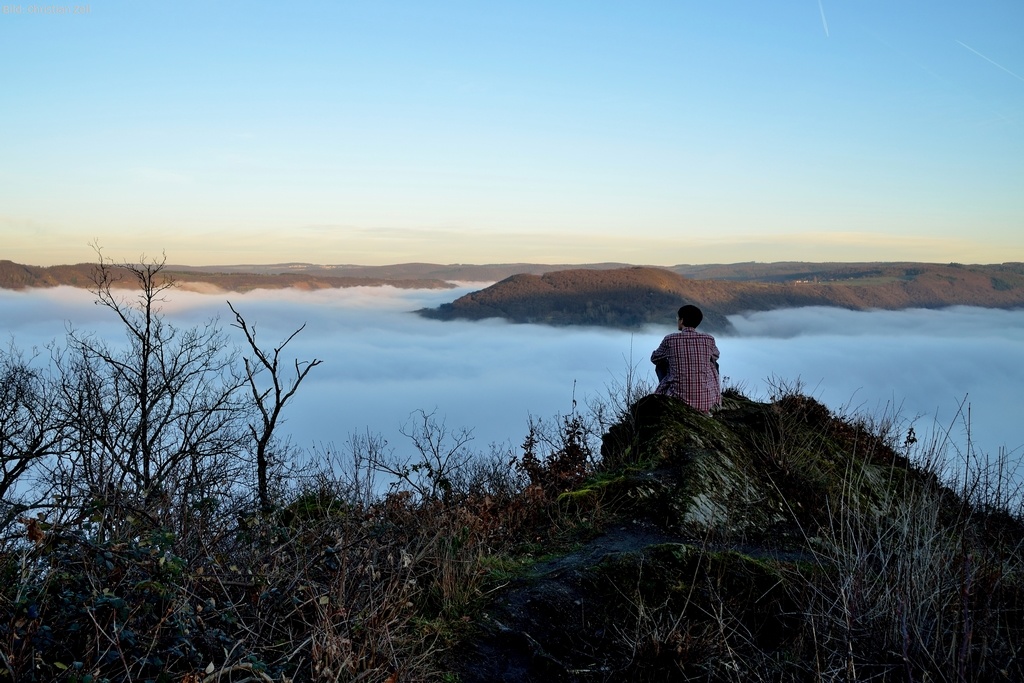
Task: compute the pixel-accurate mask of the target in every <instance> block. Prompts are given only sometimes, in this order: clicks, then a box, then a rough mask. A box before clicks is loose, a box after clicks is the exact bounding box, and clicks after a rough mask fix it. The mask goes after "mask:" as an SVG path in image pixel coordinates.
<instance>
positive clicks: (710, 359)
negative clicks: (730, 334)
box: [651, 304, 722, 414]
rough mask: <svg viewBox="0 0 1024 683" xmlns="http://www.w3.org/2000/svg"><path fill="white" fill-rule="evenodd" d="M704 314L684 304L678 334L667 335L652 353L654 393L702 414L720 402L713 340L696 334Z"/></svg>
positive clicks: (716, 360) (720, 390)
mask: <svg viewBox="0 0 1024 683" xmlns="http://www.w3.org/2000/svg"><path fill="white" fill-rule="evenodd" d="M703 319H704V314H703V313H702V312H701V310H700V309H699V308H697V307H696V306H692V305H689V304H687V305H686V306H683V307H682V308H680V309H679V321H678V327H679V331H678V332H673V333H672V334H669V335H667V336H666V337H665V338H664V339H663V340H662V341H661V345H660V346H658V348H656V349H655V350H654V353H652V354H651V362H652V363H654V368H655V371H656V372H657V374H658V387H657V388H656V389H655V390H654V393H655V394H664V395H667V396H671V397H673V398H677V399H680V400H682V401H685V402H686V403H687V404H689V405H690V406H691V407H693V408H695V409H697V410H699V411H701V412H702V413H704V414H710V412H711V409H712V408H714V407H715V406H718V405H721V403H722V384H721V380H720V379H719V376H718V357H719V355H720V354H719V352H718V346H717V345H716V344H715V338H714V337H713V336H711V335H710V334H707V333H705V332H698V331H697V329H696V328H697V326H698V325H700V322H701V320H703Z"/></svg>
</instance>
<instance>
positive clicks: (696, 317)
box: [679, 304, 704, 327]
mask: <svg viewBox="0 0 1024 683" xmlns="http://www.w3.org/2000/svg"><path fill="white" fill-rule="evenodd" d="M703 319H704V314H703V313H701V310H700V309H699V308H697V307H696V306H693V305H692V304H686V305H685V306H683V307H682V308H680V309H679V323H680V325H681V326H682V327H697V325H700V321H701V320H703Z"/></svg>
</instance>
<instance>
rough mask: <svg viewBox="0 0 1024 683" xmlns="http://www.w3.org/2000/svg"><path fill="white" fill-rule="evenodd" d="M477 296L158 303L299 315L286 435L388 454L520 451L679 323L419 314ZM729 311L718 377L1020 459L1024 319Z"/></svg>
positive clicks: (39, 305)
mask: <svg viewBox="0 0 1024 683" xmlns="http://www.w3.org/2000/svg"><path fill="white" fill-rule="evenodd" d="M478 288H479V285H475V286H474V285H467V286H464V287H460V288H459V289H457V290H444V291H436V290H403V289H395V288H390V287H375V288H353V289H329V290H319V291H313V292H305V291H302V292H299V291H293V290H272V291H269V290H263V291H257V292H250V293H246V294H237V293H230V294H229V293H224V294H220V295H213V294H196V293H191V292H185V291H175V292H172V298H171V300H170V301H168V302H167V303H166V305H165V313H166V314H167V316H168V318H169V319H170V321H171V322H172V323H174V324H176V325H180V326H190V325H194V324H205V323H206V322H208V321H209V320H211V319H214V318H219V324H220V325H221V326H222V327H224V328H225V329H227V330H228V331H229V332H230V333H232V334H234V335H235V337H236V339H237V341H238V343H239V345H241V344H242V343H243V341H244V340H243V339H242V337H241V333H240V332H238V331H237V330H233V329H231V328H230V326H229V325H230V323H231V321H232V320H233V318H232V316H231V313H230V311H229V310H228V307H227V304H226V301H227V300H230V301H231V302H232V304H234V306H235V308H236V309H237V310H239V311H240V312H241V313H242V314H243V315H244V316H245V318H246V320H247V321H248V322H249V323H250V324H251V325H254V326H255V328H256V331H257V341H258V342H259V343H260V344H261V346H263V347H264V348H272V347H273V346H275V345H277V344H279V343H280V342H281V341H282V340H283V339H284V338H286V337H287V336H288V335H289V334H291V333H292V332H293V331H295V330H296V329H298V328H299V327H300V326H302V325H305V328H304V329H303V331H302V332H301V333H300V334H299V335H297V336H296V337H295V338H294V339H293V340H292V342H291V343H290V344H289V345H288V347H287V348H286V349H285V351H284V353H283V354H282V355H283V357H284V358H285V359H286V360H287V361H288V362H289V363H290V362H291V359H295V358H297V359H299V360H311V359H313V358H318V359H321V360H322V361H323V363H322V365H320V366H318V367H317V368H315V369H314V370H313V372H312V373H311V374H310V375H309V377H308V379H307V381H306V383H305V384H303V385H302V387H301V389H300V391H299V393H298V394H297V395H296V397H295V399H294V401H293V403H291V404H290V405H289V407H288V409H287V412H286V415H285V417H286V422H285V424H284V425H283V427H282V431H283V432H284V433H286V434H290V435H291V439H292V442H293V444H295V445H296V446H299V447H301V448H303V449H309V450H312V449H314V448H320V447H328V446H330V445H331V444H334V445H335V446H341V445H343V444H344V443H345V442H347V441H348V438H349V436H350V435H351V434H352V433H365V432H367V431H369V432H371V433H375V434H380V435H381V436H383V437H384V438H385V439H387V440H388V443H389V447H391V448H395V449H397V450H399V451H402V450H411V444H410V443H409V442H408V440H407V439H406V438H405V437H403V436H402V435H401V433H400V430H401V429H402V426H403V425H404V424H407V423H409V422H410V420H411V419H413V418H414V417H415V416H416V413H417V411H420V410H423V411H426V412H428V413H434V414H435V417H436V418H437V419H438V420H443V421H444V422H445V423H446V425H447V426H448V427H449V428H450V429H459V428H468V429H472V430H473V436H474V441H473V442H472V444H471V445H472V446H474V447H475V448H476V449H477V450H479V451H481V452H487V451H488V450H490V446H491V444H497V445H498V446H499V447H501V448H507V449H516V448H517V447H518V445H519V444H520V443H521V442H522V440H523V438H524V436H525V434H526V429H527V424H528V421H529V419H530V417H531V416H534V417H539V418H543V419H550V418H552V417H553V416H554V415H555V414H565V413H568V412H569V411H571V410H572V408H573V401H574V400H575V401H576V402H577V405H578V406H580V407H581V408H584V407H585V406H586V404H587V401H588V399H590V398H593V397H602V396H605V395H607V393H608V388H609V387H612V386H614V385H617V384H621V383H622V382H623V381H624V377H625V375H626V372H627V370H628V369H629V368H630V367H631V366H633V367H635V368H636V374H637V376H638V377H639V378H640V379H641V380H644V381H648V382H649V381H650V380H651V379H653V372H652V367H651V365H650V363H649V361H648V359H649V357H650V353H651V351H652V350H653V349H654V348H655V347H656V346H657V344H658V342H659V341H660V339H661V337H662V336H663V335H664V334H666V333H668V332H670V331H672V330H673V329H674V325H673V315H674V311H666V324H665V326H664V327H663V328H656V327H652V328H647V329H645V330H643V331H642V332H632V333H631V332H625V331H621V330H605V329H595V328H578V327H570V328H552V327H545V326H540V325H515V324H509V323H505V322H502V321H499V320H487V321H482V322H461V321H456V322H441V321H435V320H427V319H424V318H422V317H420V316H418V315H416V314H414V313H413V312H412V311H414V310H416V309H418V308H422V307H427V306H436V305H438V304H440V303H444V302H447V301H451V300H452V299H454V298H455V297H457V296H459V295H461V294H462V293H464V292H465V291H469V290H472V289H478ZM0 320H2V321H3V326H4V331H6V332H7V333H8V334H9V335H10V338H11V339H12V340H13V343H14V344H15V345H16V346H17V347H19V348H21V349H24V350H29V349H31V348H32V347H40V348H41V347H43V346H44V345H45V344H46V343H47V342H49V341H51V340H56V341H57V342H58V343H60V342H61V341H62V340H63V337H64V334H65V328H66V326H68V325H70V326H73V327H75V328H78V329H81V330H84V331H94V332H95V333H96V334H97V335H100V336H102V337H103V338H104V339H107V340H109V341H111V342H115V341H118V340H120V339H123V330H121V329H119V327H118V325H117V324H116V321H115V320H114V319H113V316H112V315H111V314H110V312H109V311H107V310H106V309H104V308H103V307H100V306H95V305H93V303H92V298H91V295H90V294H89V293H88V292H85V291H81V290H74V289H70V288H56V289H49V290H34V291H29V292H10V291H2V292H0ZM731 320H732V322H733V324H734V326H735V328H736V332H735V334H732V335H728V336H726V335H719V336H718V345H719V348H720V349H721V351H722V359H721V364H722V374H723V376H725V377H727V378H728V380H727V385H731V386H735V387H738V388H740V389H741V390H742V391H743V392H744V393H745V394H747V395H749V396H751V397H752V398H764V397H765V396H767V395H768V394H769V393H770V391H771V387H772V386H773V385H777V384H779V383H786V384H790V385H793V384H795V383H799V384H801V385H802V386H803V388H804V391H805V393H808V394H809V395H811V396H814V397H815V398H817V399H818V400H820V401H822V402H823V403H825V404H826V405H828V406H829V407H830V408H832V409H833V410H837V411H841V412H859V413H863V414H866V415H871V416H881V415H883V414H892V413H893V412H894V411H895V412H896V413H897V414H898V415H899V416H901V419H902V421H903V423H904V424H905V425H906V426H909V425H911V424H913V425H914V426H915V430H916V431H917V433H918V435H919V436H921V435H929V434H932V435H939V436H941V437H945V436H946V432H948V438H949V440H950V444H951V446H952V447H954V448H959V449H963V448H964V447H965V444H966V441H967V436H968V429H969V430H970V437H971V440H972V442H973V445H974V448H976V449H977V451H978V452H979V453H988V454H990V455H995V454H996V453H997V452H998V451H999V449H1000V448H1004V447H1005V449H1006V450H1007V451H1009V452H1010V454H1011V457H1012V458H1013V459H1019V458H1020V455H1021V451H1022V444H1024V425H1022V423H1020V421H1019V416H1020V412H1021V405H1022V399H1021V395H1020V392H1021V388H1022V387H1024V311H1003V310H988V309H978V308H964V307H956V308H949V309H944V310H910V311H898V312H896V311H870V312H856V311H846V310H840V309H826V308H803V309H788V310H779V311H770V312H760V313H752V314H749V315H742V316H734V317H733V318H732V319H731ZM43 358H45V354H41V355H40V359H43ZM39 362H42V361H41V360H40V361H39Z"/></svg>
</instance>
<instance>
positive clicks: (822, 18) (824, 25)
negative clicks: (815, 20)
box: [818, 0, 828, 38]
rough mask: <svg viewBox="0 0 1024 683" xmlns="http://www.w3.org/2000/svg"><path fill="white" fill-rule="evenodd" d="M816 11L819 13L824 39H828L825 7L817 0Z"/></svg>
mask: <svg viewBox="0 0 1024 683" xmlns="http://www.w3.org/2000/svg"><path fill="white" fill-rule="evenodd" d="M818 9H819V10H820V11H821V25H822V26H823V27H824V28H825V37H826V38H828V20H826V19H825V6H824V5H822V4H821V0H818Z"/></svg>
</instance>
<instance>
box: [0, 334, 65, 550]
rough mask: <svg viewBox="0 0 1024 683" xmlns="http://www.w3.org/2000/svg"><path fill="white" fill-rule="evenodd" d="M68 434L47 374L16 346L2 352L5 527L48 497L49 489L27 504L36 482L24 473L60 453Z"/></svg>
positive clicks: (0, 493) (0, 487)
mask: <svg viewBox="0 0 1024 683" xmlns="http://www.w3.org/2000/svg"><path fill="white" fill-rule="evenodd" d="M63 436H64V429H63V423H62V421H61V420H60V418H59V411H58V404H57V397H56V395H55V392H54V391H53V386H52V384H51V383H50V382H49V381H48V378H47V377H46V376H45V374H44V373H43V372H42V371H41V370H38V369H36V368H33V367H32V365H31V362H30V360H26V359H25V357H24V356H23V354H22V353H21V352H20V351H18V350H17V349H15V348H14V347H13V346H12V347H11V348H10V349H9V350H8V351H6V352H5V351H2V350H0V530H3V529H4V528H6V527H7V525H8V524H10V523H11V522H12V521H14V519H15V518H16V517H17V515H19V514H20V513H21V512H24V511H25V510H26V509H28V508H30V507H33V506H34V505H36V504H38V503H39V502H41V501H42V500H43V499H45V497H46V492H38V493H39V495H38V496H37V497H36V499H35V500H34V502H26V499H25V496H26V495H27V494H28V489H29V488H31V486H30V485H29V484H28V483H27V482H26V481H25V477H26V475H28V474H29V473H30V472H31V471H32V470H33V469H35V468H36V467H37V466H39V465H42V464H44V463H45V461H46V460H47V459H49V458H51V457H53V456H56V455H58V454H60V453H61V451H62V441H63ZM19 489H20V490H19Z"/></svg>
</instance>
